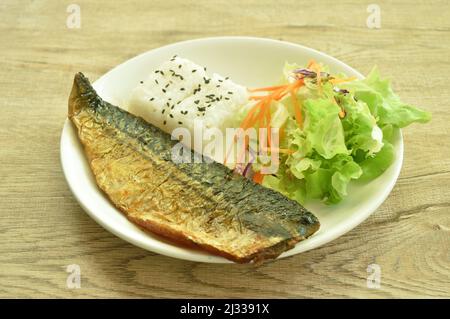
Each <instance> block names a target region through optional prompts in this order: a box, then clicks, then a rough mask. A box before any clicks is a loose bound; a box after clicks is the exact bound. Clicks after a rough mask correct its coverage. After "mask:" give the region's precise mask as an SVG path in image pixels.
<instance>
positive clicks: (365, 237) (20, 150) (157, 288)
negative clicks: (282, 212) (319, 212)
mask: <svg viewBox="0 0 450 319" xmlns="http://www.w3.org/2000/svg"><path fill="white" fill-rule="evenodd" d="M214 2H215V3H214V4H213V1H167V0H165V1H136V0H135V1H129V2H128V1H127V4H126V5H124V4H119V3H117V4H116V3H115V2H114V1H95V2H94V1H81V0H78V1H76V3H77V4H79V5H80V7H81V17H82V25H81V29H68V28H67V27H66V18H67V16H68V14H67V13H66V8H67V5H68V3H66V2H64V1H62V2H61V1H56V0H55V1H43V0H41V1H12V0H3V1H1V2H0V35H1V41H0V56H1V59H0V75H1V76H0V102H1V103H0V105H1V116H0V124H1V125H0V145H1V148H0V160H1V165H0V177H1V182H0V201H1V205H0V216H1V223H0V297H74V298H80V297H357V298H358V297H374V298H381V297H400V298H402V297H450V263H449V262H450V253H449V252H450V249H449V248H450V215H449V212H450V187H449V184H450V159H449V155H450V152H449V150H450V138H449V136H450V135H449V133H450V131H449V130H450V129H449V122H450V112H449V111H448V107H449V102H450V99H449V97H450V93H449V90H448V74H449V73H450V19H449V18H450V17H449V12H450V3H449V2H448V1H446V0H443V1H416V2H411V1H406V0H405V1H376V3H377V4H378V5H379V6H380V8H381V17H382V20H381V21H382V22H381V23H382V26H381V29H378V30H373V29H369V28H367V26H366V18H367V16H368V13H367V11H366V8H367V3H361V2H360V1H356V0H352V1H350V0H346V1H339V2H336V1H315V2H314V4H311V3H310V2H309V1H299V0H295V1H292V0H290V1H284V0H279V1H267V0H264V1H256V0H255V1H245V2H243V1H229V0H228V1H214ZM219 35H251V36H260V37H269V38H275V39H283V40H287V41H292V42H297V43H301V44H303V45H306V46H310V47H313V48H315V49H318V50H321V51H324V52H326V53H328V54H331V55H333V56H335V57H337V58H339V59H341V60H342V61H344V62H346V63H348V64H350V65H351V66H353V67H355V68H356V69H358V70H360V71H361V72H363V73H366V72H368V71H369V70H370V68H371V67H372V65H373V64H378V65H379V67H380V69H381V72H382V73H383V74H389V75H390V76H391V78H392V79H393V83H394V87H395V89H396V91H397V92H398V94H399V95H400V96H401V97H402V98H403V99H404V100H405V101H407V102H410V103H412V104H415V105H419V106H421V107H423V108H424V109H427V110H430V111H431V112H432V113H433V121H432V122H431V124H428V125H413V126H411V127H409V128H407V129H405V130H404V131H403V133H404V141H405V161H404V166H403V169H402V173H401V176H400V179H399V181H398V183H397V185H396V186H395V188H394V190H393V192H392V194H391V195H390V196H389V198H388V199H387V200H386V202H385V203H384V204H383V205H382V206H381V207H380V208H379V209H378V210H377V212H376V213H374V214H373V215H372V216H371V217H370V218H369V219H368V220H367V221H365V222H364V223H363V224H361V225H360V226H359V227H357V228H356V229H354V230H352V231H351V232H349V233H348V234H346V235H345V236H342V237H340V238H339V239H337V240H335V241H333V242H331V243H329V244H327V245H325V246H323V247H321V248H319V249H315V250H313V251H310V252H307V253H304V254H301V255H297V256H293V257H290V258H286V259H283V260H279V261H276V262H273V263H270V264H266V265H263V266H261V267H259V268H254V267H253V266H245V265H244V266H242V265H213V264H200V263H192V262H186V261H182V260H176V259H171V258H168V257H164V256H160V255H156V254H153V253H150V252H147V251H144V250H142V249H140V248H137V247H134V246H132V245H130V244H128V243H126V242H124V241H123V240H121V239H119V238H117V237H115V236H114V235H112V234H110V233H109V232H107V231H105V230H104V229H102V228H101V227H100V226H99V225H98V224H96V223H95V222H94V221H93V220H91V219H90V218H89V217H88V216H87V215H86V214H85V213H84V212H83V210H82V209H81V208H80V206H79V205H78V204H77V202H76V201H75V199H74V197H73V196H72V195H71V192H70V190H69V189H68V187H67V185H66V182H65V180H64V177H63V174H62V171H61V167H60V162H59V137H60V133H61V129H62V125H63V122H64V119H65V117H66V103H67V96H68V92H69V89H70V86H71V81H72V77H73V74H74V73H75V72H76V71H83V72H86V73H87V74H88V75H89V77H91V78H92V79H95V78H97V77H99V76H100V75H102V74H103V73H105V72H106V71H107V70H108V69H110V68H112V67H113V66H115V65H117V64H118V63H121V62H123V61H125V60H127V59H129V58H131V57H133V56H135V55H136V54H138V53H141V52H144V51H147V50H149V49H152V48H156V47H159V46H161V45H164V44H168V43H172V42H176V41H180V40H186V39H191V38H199V37H207V36H219ZM371 263H377V264H378V265H380V267H381V271H382V277H381V288H380V289H369V288H367V285H366V279H367V275H368V274H367V271H366V269H367V266H368V265H369V264H371ZM69 264H78V265H80V267H81V288H80V289H68V288H67V287H66V278H67V275H68V274H67V273H66V271H65V270H66V266H67V265H69Z"/></svg>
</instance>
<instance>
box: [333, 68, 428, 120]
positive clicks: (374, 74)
mask: <svg viewBox="0 0 450 319" xmlns="http://www.w3.org/2000/svg"><path fill="white" fill-rule="evenodd" d="M340 87H341V88H345V89H347V90H349V91H350V92H351V93H353V94H354V96H355V98H356V99H357V100H361V101H364V102H365V103H366V104H367V105H368V106H369V108H370V111H371V113H372V114H373V115H374V116H375V118H377V122H378V125H379V126H380V127H382V126H384V125H394V126H396V127H400V128H402V127H405V126H408V125H410V124H411V123H414V122H419V123H426V122H428V121H430V119H431V114H430V113H429V112H426V111H423V110H420V109H418V108H416V107H414V106H411V105H408V104H406V103H403V102H402V101H400V98H399V97H398V96H397V95H396V94H395V93H394V92H393V91H392V88H391V85H390V82H389V80H386V79H384V80H383V79H381V78H380V74H379V72H378V69H377V68H376V67H374V68H373V69H372V71H371V72H370V73H369V75H368V76H367V78H366V79H364V80H360V81H352V82H349V83H346V84H342V85H340Z"/></svg>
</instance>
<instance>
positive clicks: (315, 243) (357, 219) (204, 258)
mask: <svg viewBox="0 0 450 319" xmlns="http://www.w3.org/2000/svg"><path fill="white" fill-rule="evenodd" d="M223 40H227V41H259V42H266V43H273V44H278V45H279V44H281V45H288V46H290V47H293V48H300V49H302V50H305V51H307V52H312V53H314V54H315V55H318V56H320V57H323V58H326V59H329V60H331V61H333V63H335V64H336V65H339V66H340V67H343V68H345V69H350V70H351V71H352V72H354V73H355V74H356V75H357V76H358V78H360V79H363V78H364V76H363V75H362V74H361V73H360V72H358V71H357V70H355V69H353V68H352V67H351V66H349V65H347V64H346V63H344V62H342V61H340V60H338V59H337V58H335V57H333V56H330V55H328V54H326V53H323V52H321V51H318V50H316V49H313V48H309V47H306V46H304V45H301V44H297V43H292V42H287V41H281V40H276V39H270V38H261V37H251V36H219V37H205V38H196V39H191V40H184V41H180V42H175V43H171V44H167V45H164V46H161V47H156V48H153V49H151V50H148V51H145V52H142V53H140V54H138V55H136V56H134V57H132V58H130V59H128V60H126V61H124V62H122V63H120V64H119V65H117V66H115V67H113V68H111V69H110V70H109V71H107V72H106V73H104V74H103V75H102V76H100V77H99V78H98V79H97V80H96V81H94V82H93V86H94V88H98V87H99V86H101V85H102V84H103V82H104V81H105V79H107V77H108V75H109V74H110V73H111V72H113V71H117V70H120V69H122V68H124V67H126V64H128V63H130V62H132V61H134V60H137V59H140V58H141V57H143V56H145V55H147V54H151V53H152V52H154V51H158V50H167V49H170V48H171V47H176V46H179V45H186V44H190V43H195V42H205V41H206V42H207V41H223ZM69 126H72V123H71V122H70V120H69V119H68V118H67V117H66V119H65V122H64V126H63V129H62V132H61V137H60V163H61V167H62V171H63V174H64V177H65V179H66V182H67V184H68V186H69V189H70V190H71V192H72V194H73V195H74V197H75V199H76V201H77V202H78V204H79V205H80V206H81V208H82V209H83V210H84V211H85V212H86V213H87V214H88V215H89V216H90V217H91V218H92V219H94V220H95V221H96V222H97V223H98V224H99V225H100V226H102V227H103V228H104V229H106V230H107V231H109V232H111V233H113V234H114V235H116V236H117V237H119V238H121V239H123V240H125V241H127V242H129V243H131V244H133V245H135V246H138V247H140V248H143V249H145V250H147V251H151V252H154V253H158V254H161V255H165V256H169V257H172V258H177V259H183V260H188V261H194V262H206V263H232V262H231V261H229V260H227V259H225V258H223V257H220V256H215V255H212V254H209V253H207V252H206V253H205V252H203V253H202V254H201V255H198V254H192V252H191V251H190V250H189V249H188V248H182V247H179V246H177V245H171V244H167V245H169V246H170V247H173V248H179V249H180V250H181V251H178V252H174V251H172V250H169V251H167V250H165V249H163V248H162V247H157V246H155V245H153V246H151V245H150V246H149V245H148V244H147V243H143V242H141V241H139V240H135V239H134V238H133V237H132V236H130V235H129V234H128V232H127V231H124V230H123V229H121V228H120V227H119V228H118V227H113V226H111V223H108V222H107V220H104V219H102V218H99V216H98V215H97V214H96V213H95V212H93V211H91V209H90V208H89V207H88V206H87V205H85V203H84V202H83V201H82V200H81V196H80V193H79V191H78V190H77V189H76V188H75V185H74V183H73V182H72V181H71V179H70V177H69V176H68V175H69V174H68V170H69V168H68V167H67V164H68V163H67V162H66V160H65V158H64V153H65V147H68V145H67V143H66V138H67V134H70V129H72V130H73V127H70V128H69ZM75 134H76V132H75ZM398 134H399V135H398V150H397V155H398V156H399V158H398V159H397V160H396V161H395V162H394V163H392V165H395V164H396V167H395V170H394V172H393V176H392V178H391V179H390V181H389V183H388V185H387V187H386V188H385V190H384V192H383V194H382V196H379V197H377V198H376V200H371V201H370V205H369V206H368V208H366V209H365V211H364V213H359V214H357V215H356V216H353V217H352V218H351V220H350V221H349V222H347V223H345V224H344V225H343V226H341V227H335V228H334V229H333V230H331V231H330V232H331V233H329V234H328V236H325V237H323V238H321V240H313V239H314V237H313V236H312V237H310V238H308V239H307V240H305V241H302V243H305V242H309V243H310V245H309V246H304V248H303V249H297V250H295V248H293V249H291V250H288V251H286V252H284V253H283V254H281V255H280V256H279V257H278V258H277V259H281V258H285V257H289V256H293V255H296V254H299V253H303V252H306V251H309V250H311V249H315V248H319V247H321V246H323V245H324V244H326V243H329V242H331V241H333V240H335V239H336V238H338V237H340V236H342V235H344V234H346V233H347V232H349V231H350V230H352V229H354V228H356V227H357V226H358V225H359V224H361V223H362V222H363V221H365V220H366V219H367V218H368V217H369V216H370V215H372V214H373V213H374V212H375V211H376V210H377V208H378V207H379V206H380V205H381V204H382V203H383V202H384V201H385V200H386V198H387V197H388V196H389V194H390V193H391V191H392V189H393V188H394V186H395V184H396V182H397V180H398V177H399V175H400V171H401V168H402V164H403V155H404V144H403V135H402V132H401V129H398ZM77 141H78V142H79V140H78V137H77ZM98 191H99V192H101V193H102V195H104V194H103V191H102V190H100V189H98ZM111 205H112V206H113V207H114V208H115V209H116V210H118V209H117V208H116V207H115V206H114V205H113V204H112V203H111ZM118 211H119V210H118ZM128 222H129V223H131V222H130V221H128ZM131 224H133V223H131ZM133 225H134V224H133ZM134 226H135V225H134ZM153 239H154V240H156V241H158V242H159V243H162V242H161V241H159V240H158V238H153Z"/></svg>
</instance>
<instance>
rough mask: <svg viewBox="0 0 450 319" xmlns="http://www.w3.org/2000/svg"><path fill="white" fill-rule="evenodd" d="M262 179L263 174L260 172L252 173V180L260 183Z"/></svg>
mask: <svg viewBox="0 0 450 319" xmlns="http://www.w3.org/2000/svg"><path fill="white" fill-rule="evenodd" d="M263 179H264V174H261V173H260V172H256V173H255V174H254V175H253V181H254V182H255V183H258V184H261V183H262V181H263Z"/></svg>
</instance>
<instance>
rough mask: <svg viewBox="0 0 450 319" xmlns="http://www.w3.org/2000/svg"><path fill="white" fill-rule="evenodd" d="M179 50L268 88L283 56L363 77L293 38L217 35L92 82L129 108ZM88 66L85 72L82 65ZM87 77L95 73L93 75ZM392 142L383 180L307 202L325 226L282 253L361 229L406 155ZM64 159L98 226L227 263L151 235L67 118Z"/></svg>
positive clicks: (147, 244) (154, 53)
mask: <svg viewBox="0 0 450 319" xmlns="http://www.w3.org/2000/svg"><path fill="white" fill-rule="evenodd" d="M174 54H178V55H179V56H182V57H185V58H188V59H191V60H192V61H194V62H196V63H198V64H200V65H203V66H206V67H207V68H208V70H209V71H210V72H216V73H219V74H221V75H223V76H230V78H231V79H232V80H233V81H235V82H237V83H240V84H243V85H246V86H248V87H258V86H267V85H271V84H273V83H274V82H276V81H277V80H278V79H279V78H280V74H281V70H282V67H283V65H284V63H285V61H289V62H297V63H299V64H303V63H306V62H307V61H308V60H309V59H315V60H317V61H319V62H322V63H324V64H326V65H328V66H329V67H330V70H331V72H332V73H333V72H344V73H346V74H347V75H348V76H356V77H358V78H363V76H362V75H361V74H360V73H358V72H357V71H355V70H354V69H352V68H351V67H349V66H348V65H346V64H344V63H343V62H340V61H339V60H336V59H335V58H333V57H330V56H328V55H326V54H324V53H321V52H318V51H316V50H313V49H310V48H307V47H304V46H301V45H297V44H292V43H287V42H281V41H276V40H269V39H261V38H250V37H219V38H206V39H198V40H191V41H185V42H179V43H175V44H171V45H168V46H164V47H161V48H158V49H155V50H151V51H148V52H146V53H144V54H141V55H139V56H137V57H135V58H132V59H131V60H128V61H126V62H125V63H123V64H121V65H119V66H117V67H115V68H114V69H112V70H111V71H109V72H108V73H106V74H105V75H103V76H102V77H101V78H100V79H98V80H97V81H95V83H94V88H95V89H96V90H97V92H98V94H99V95H100V96H101V97H103V98H104V99H105V100H107V101H109V102H111V103H113V104H116V105H119V106H123V105H126V101H127V99H128V97H129V95H130V92H131V90H132V88H134V87H135V86H136V84H137V83H138V82H139V80H141V79H145V78H146V77H147V75H148V73H150V72H151V71H152V70H154V69H155V68H156V67H157V66H158V65H159V64H160V63H162V62H163V61H164V60H167V59H168V58H170V57H172V56H173V55H174ZM80 71H83V70H80ZM88 75H89V74H88ZM394 146H395V149H396V159H395V162H394V163H393V164H392V166H391V167H390V168H389V169H388V170H387V171H386V172H385V173H384V174H383V175H382V176H380V177H379V178H377V179H375V180H373V181H371V182H370V183H365V184H362V183H358V182H355V183H352V184H351V185H350V186H349V196H348V197H347V198H346V199H345V200H344V201H343V202H341V203H340V204H338V205H335V206H325V205H323V204H321V203H313V204H309V205H307V208H308V209H309V210H311V211H312V212H313V213H314V214H315V215H316V216H317V217H318V218H319V220H320V223H321V227H320V230H319V231H318V232H317V233H315V234H314V235H313V236H311V237H310V238H309V239H307V240H305V241H303V242H300V243H298V244H297V245H296V246H295V248H293V249H291V250H289V251H287V252H285V253H284V254H282V255H281V256H280V257H279V258H283V257H287V256H291V255H295V254H298V253H301V252H304V251H307V250H310V249H313V248H316V247H319V246H321V245H323V244H325V243H328V242H330V241H332V240H333V239H335V238H337V237H339V236H341V235H343V234H344V233H346V232H348V231H349V230H351V229H353V228H354V227H356V226H357V225H358V224H360V223H361V222H362V221H364V220H365V219H366V218H367V217H368V216H369V215H370V214H372V213H373V212H374V211H375V210H376V209H377V208H378V206H379V205H380V204H381V203H382V202H383V201H384V200H385V199H386V197H387V196H388V195H389V193H390V192H391V190H392V188H393V187H394V184H395V182H396V180H397V177H398V175H399V173H400V168H401V165H402V160H403V139H402V136H401V132H400V131H398V132H397V134H396V137H395V142H394ZM61 162H62V167H63V171H64V174H65V177H66V179H67V182H68V184H69V186H70V189H71V190H72V192H73V194H74V195H75V197H76V198H77V200H78V202H79V203H80V205H81V206H82V207H83V208H84V210H85V211H86V212H87V213H88V214H89V215H90V216H91V217H92V218H93V219H94V220H96V221H97V222H98V223H99V224H100V225H102V226H103V227H104V228H106V229H107V230H109V231H110V232H112V233H114V234H115V235H117V236H119V237H120V238H122V239H124V240H126V241H128V242H130V243H132V244H134V245H137V246H139V247H142V248H144V249H147V250H150V251H153V252H156V253H159V254H163V255H167V256H171V257H175V258H181V259H186V260H192V261H199V262H211V263H225V262H228V261H227V260H226V259H224V258H222V257H217V256H213V255H210V254H208V253H206V252H203V251H199V250H193V249H188V248H184V247H180V246H177V245H174V244H172V243H170V242H168V241H166V240H164V239H163V238H161V237H159V236H156V235H152V234H149V233H146V232H144V231H142V230H141V229H139V228H138V227H136V226H134V225H133V224H132V223H130V222H129V221H128V220H127V219H126V218H125V217H124V215H123V214H122V213H120V212H119V211H118V210H117V209H116V208H115V207H114V206H113V205H112V204H111V203H110V202H109V201H108V199H107V198H106V197H105V196H104V195H103V194H102V192H101V191H100V190H99V189H98V188H97V185H96V184H95V181H94V177H93V175H92V173H91V171H90V169H89V166H88V163H87V161H86V158H85V156H84V153H83V150H82V147H81V145H80V143H79V141H78V139H77V136H76V132H75V130H74V128H73V127H72V125H71V123H70V122H69V121H68V120H67V121H66V123H65V125H64V129H63V132H62V136H61Z"/></svg>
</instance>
